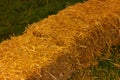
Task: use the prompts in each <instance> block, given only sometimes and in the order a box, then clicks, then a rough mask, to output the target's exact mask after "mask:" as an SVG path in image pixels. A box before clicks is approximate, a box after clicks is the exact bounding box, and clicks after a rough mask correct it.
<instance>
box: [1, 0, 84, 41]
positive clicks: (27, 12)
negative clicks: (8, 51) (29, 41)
mask: <svg viewBox="0 0 120 80" xmlns="http://www.w3.org/2000/svg"><path fill="white" fill-rule="evenodd" d="M76 2H83V0H48V2H47V0H35V1H34V0H1V1H0V41H2V40H4V39H7V38H9V37H10V36H11V35H19V34H22V33H23V31H24V30H25V27H27V26H28V24H32V23H33V22H36V21H39V20H41V19H43V18H45V17H47V16H49V15H52V14H56V13H57V12H58V11H59V10H61V9H64V8H65V7H66V6H69V5H72V4H74V3H76Z"/></svg>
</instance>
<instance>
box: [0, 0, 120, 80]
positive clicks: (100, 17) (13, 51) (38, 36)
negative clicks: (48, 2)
mask: <svg viewBox="0 0 120 80" xmlns="http://www.w3.org/2000/svg"><path fill="white" fill-rule="evenodd" d="M119 4H120V1H119V0H89V1H88V2H85V3H77V4H75V5H73V6H70V7H67V8H66V9H64V10H62V11H60V12H59V13H58V14H57V15H52V16H49V17H48V18H46V19H44V20H42V21H40V22H37V23H34V24H32V25H30V26H29V28H28V29H27V30H26V31H25V33H24V34H23V35H21V36H18V37H12V38H11V40H6V41H4V42H2V43H1V44H0V80H67V79H68V78H69V77H70V76H71V73H72V72H74V71H75V70H76V69H84V68H87V67H88V66H90V65H93V63H94V62H95V58H96V57H99V56H100V55H101V52H102V51H104V50H105V49H106V48H109V47H111V46H112V45H118V44H120V5H119Z"/></svg>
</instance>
